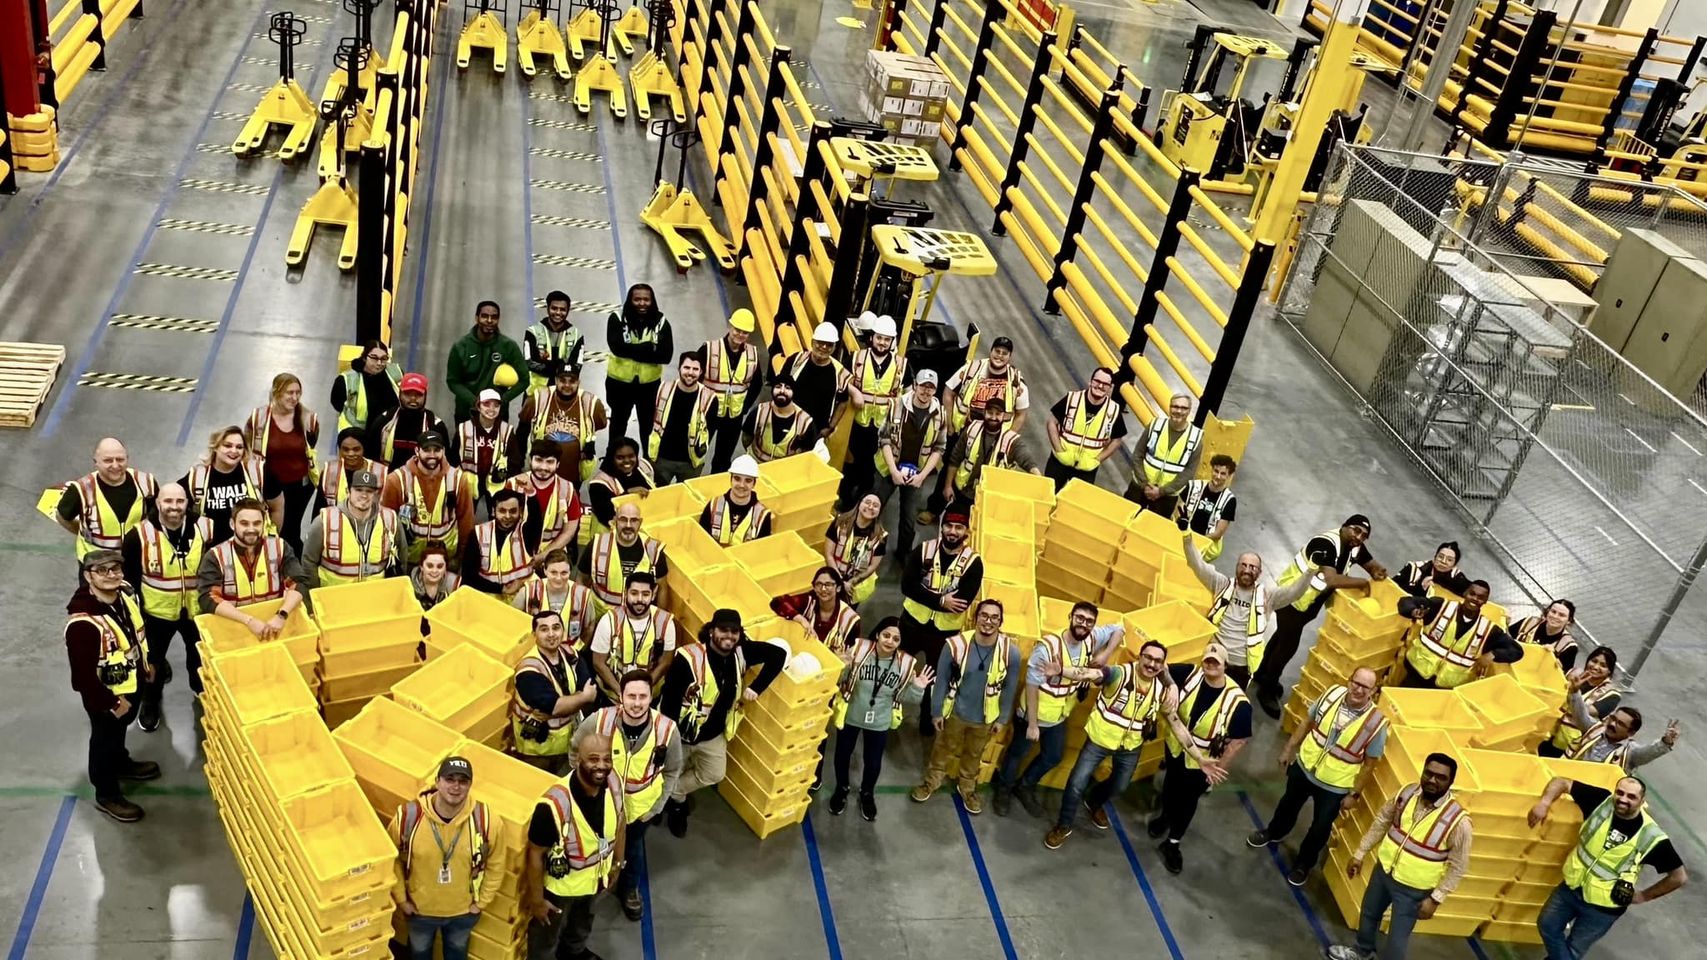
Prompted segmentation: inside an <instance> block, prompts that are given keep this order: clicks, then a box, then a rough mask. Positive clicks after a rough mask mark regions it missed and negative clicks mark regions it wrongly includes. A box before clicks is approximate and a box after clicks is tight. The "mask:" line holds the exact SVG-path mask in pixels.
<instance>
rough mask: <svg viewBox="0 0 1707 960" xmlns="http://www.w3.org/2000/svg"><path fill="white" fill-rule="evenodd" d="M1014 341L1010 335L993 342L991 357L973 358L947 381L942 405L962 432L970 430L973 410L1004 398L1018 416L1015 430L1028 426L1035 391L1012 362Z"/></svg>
mask: <svg viewBox="0 0 1707 960" xmlns="http://www.w3.org/2000/svg"><path fill="white" fill-rule="evenodd" d="M1013 353H1014V342H1013V341H1012V340H1009V339H1008V338H1007V337H997V338H996V339H994V340H992V341H990V356H989V357H988V358H986V359H983V360H973V361H972V362H970V363H968V364H966V365H965V366H963V367H961V368H960V369H959V370H956V371H955V372H954V375H953V376H951V377H949V378H948V382H947V383H945V384H943V390H944V391H945V392H946V396H944V397H943V402H942V405H943V406H944V407H945V408H947V410H948V416H949V427H950V429H951V431H952V432H953V433H955V434H956V435H958V434H959V433H960V431H962V430H964V429H966V424H967V422H968V421H970V420H971V419H972V414H973V411H976V410H982V409H984V404H986V403H989V402H990V401H991V400H993V399H996V398H1000V399H1001V401H1002V406H1003V407H1005V408H1007V410H1008V412H1010V413H1012V414H1013V415H1014V429H1015V430H1019V429H1020V428H1021V427H1023V426H1025V414H1026V411H1027V410H1029V409H1030V408H1031V391H1030V390H1028V389H1026V386H1025V377H1024V376H1023V375H1021V374H1020V372H1019V368H1018V367H1016V366H1014V365H1013V363H1012V362H1010V361H1011V360H1012V358H1013Z"/></svg>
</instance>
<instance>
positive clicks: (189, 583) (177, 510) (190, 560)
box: [119, 483, 213, 732]
mask: <svg viewBox="0 0 1707 960" xmlns="http://www.w3.org/2000/svg"><path fill="white" fill-rule="evenodd" d="M189 510H190V497H189V494H188V493H186V492H185V491H184V488H183V487H182V486H179V485H178V484H177V483H167V484H165V485H164V486H162V487H160V489H159V491H158V492H157V493H156V494H155V497H154V510H153V512H152V514H151V515H150V516H149V517H148V518H147V519H145V520H143V521H142V522H141V523H139V524H137V526H136V527H135V529H132V530H131V531H130V532H128V533H126V534H125V535H124V540H123V544H122V546H121V547H120V549H119V552H120V553H121V554H122V555H123V557H124V578H125V581H126V582H128V583H129V584H130V587H131V589H132V590H135V591H136V592H137V594H138V595H139V596H140V597H141V599H142V624H143V630H144V631H145V633H146V635H147V637H148V662H149V663H150V664H152V665H153V666H154V680H153V682H152V683H148V684H145V685H144V686H143V688H142V703H141V705H140V706H139V707H138V708H137V717H136V722H137V726H140V727H141V728H142V729H143V730H144V731H148V732H152V731H154V730H156V729H158V728H159V726H160V695H161V692H162V689H163V688H164V687H165V686H166V682H167V681H169V680H171V679H172V668H171V667H170V666H169V665H168V664H167V662H166V651H167V650H168V649H170V648H171V645H172V638H173V637H174V636H177V635H178V634H183V637H184V667H185V669H187V670H189V672H190V689H191V690H194V691H195V692H196V693H201V690H202V681H201V654H200V648H199V647H198V646H197V643H198V642H199V640H200V634H199V633H198V632H197V630H196V624H195V615H196V612H197V610H196V571H197V570H198V569H199V568H200V567H201V562H202V553H203V552H204V551H205V550H206V549H207V547H208V542H209V540H210V539H211V538H212V537H213V521H211V520H208V519H206V518H205V517H204V518H202V519H200V520H196V521H194V522H191V520H190V517H189Z"/></svg>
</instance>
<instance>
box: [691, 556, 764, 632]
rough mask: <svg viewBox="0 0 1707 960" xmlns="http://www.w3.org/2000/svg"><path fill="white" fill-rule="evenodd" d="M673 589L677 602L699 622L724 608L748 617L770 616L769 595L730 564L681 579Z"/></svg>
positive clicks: (743, 572) (745, 573) (739, 569)
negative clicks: (734, 610) (729, 608)
mask: <svg viewBox="0 0 1707 960" xmlns="http://www.w3.org/2000/svg"><path fill="white" fill-rule="evenodd" d="M673 586H674V593H675V600H676V603H677V604H678V605H680V606H682V607H683V609H684V610H686V611H690V612H692V613H693V614H694V615H695V616H694V619H695V620H697V621H700V622H704V621H706V620H709V619H711V615H712V614H713V613H715V612H717V610H719V609H721V608H724V607H731V608H733V609H736V610H739V611H741V615H742V616H743V617H748V618H760V617H763V616H766V615H768V614H769V613H770V607H771V595H770V594H769V593H766V592H765V590H764V588H762V587H760V586H759V585H758V583H757V582H756V581H754V580H753V578H752V576H750V575H749V574H748V573H747V571H745V570H742V569H741V568H740V567H738V566H736V565H735V564H733V563H730V564H727V565H725V566H721V567H714V568H712V569H710V570H707V571H705V572H704V573H703V575H701V576H697V577H692V578H684V579H683V580H682V582H681V583H680V584H679V585H673Z"/></svg>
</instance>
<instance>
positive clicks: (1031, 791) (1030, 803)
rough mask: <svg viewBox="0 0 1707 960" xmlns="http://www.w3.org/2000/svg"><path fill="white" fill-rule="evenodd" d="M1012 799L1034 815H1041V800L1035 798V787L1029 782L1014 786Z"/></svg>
mask: <svg viewBox="0 0 1707 960" xmlns="http://www.w3.org/2000/svg"><path fill="white" fill-rule="evenodd" d="M1014 799H1016V800H1018V801H1019V805H1020V806H1022V807H1024V808H1025V812H1026V813H1029V814H1031V815H1032V816H1034V817H1041V816H1043V802H1042V801H1041V800H1038V799H1037V788H1036V787H1034V786H1031V785H1030V784H1024V783H1022V784H1020V785H1019V786H1017V787H1015V788H1014Z"/></svg>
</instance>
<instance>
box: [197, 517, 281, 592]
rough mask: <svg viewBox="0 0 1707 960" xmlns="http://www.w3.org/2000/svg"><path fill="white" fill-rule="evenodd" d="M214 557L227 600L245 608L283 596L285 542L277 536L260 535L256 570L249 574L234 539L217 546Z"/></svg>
mask: <svg viewBox="0 0 1707 960" xmlns="http://www.w3.org/2000/svg"><path fill="white" fill-rule="evenodd" d="M213 556H214V562H216V563H218V564H219V571H220V576H221V581H222V583H221V594H220V595H221V596H222V597H223V598H224V599H226V600H229V601H231V602H232V603H234V604H236V605H237V606H239V607H243V606H248V605H249V604H251V603H265V602H267V601H268V600H277V599H279V598H280V597H283V596H284V591H285V575H284V541H282V540H280V539H279V538H278V537H276V536H272V535H270V534H269V535H267V536H265V537H262V538H261V550H260V553H259V554H258V555H257V557H256V563H255V572H254V573H250V572H249V569H248V568H247V567H246V566H244V564H243V561H242V559H241V558H240V557H238V555H237V541H235V540H227V541H225V542H224V543H222V544H220V545H219V546H217V547H214V548H213Z"/></svg>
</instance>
